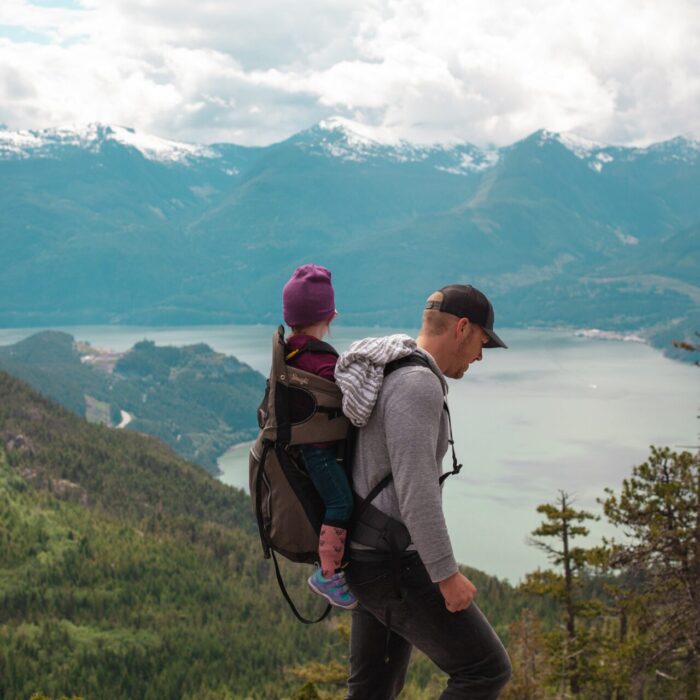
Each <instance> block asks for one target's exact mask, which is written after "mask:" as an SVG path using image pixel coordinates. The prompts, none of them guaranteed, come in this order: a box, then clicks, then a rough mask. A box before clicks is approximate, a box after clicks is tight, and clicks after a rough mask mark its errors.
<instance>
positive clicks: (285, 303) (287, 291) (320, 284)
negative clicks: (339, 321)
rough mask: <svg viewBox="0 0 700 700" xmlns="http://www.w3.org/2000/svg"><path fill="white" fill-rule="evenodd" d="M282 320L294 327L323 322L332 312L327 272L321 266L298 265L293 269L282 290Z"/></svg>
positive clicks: (329, 277)
mask: <svg viewBox="0 0 700 700" xmlns="http://www.w3.org/2000/svg"><path fill="white" fill-rule="evenodd" d="M282 311H283V315H284V320H285V323H286V324H287V325H288V326H290V327H292V328H294V327H298V326H310V325H311V324H313V323H318V322H319V321H324V320H325V319H327V318H328V317H329V316H332V315H333V314H334V313H335V295H334V293H333V285H332V284H331V272H330V270H327V269H326V268H325V267H322V266H321V265H312V264H309V265H302V266H301V267H298V268H297V269H296V270H294V274H293V275H292V276H291V277H290V279H289V282H287V284H285V285H284V289H283V290H282Z"/></svg>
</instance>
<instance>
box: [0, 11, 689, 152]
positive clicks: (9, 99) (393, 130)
mask: <svg viewBox="0 0 700 700" xmlns="http://www.w3.org/2000/svg"><path fill="white" fill-rule="evenodd" d="M331 116H341V117H344V118H346V119H349V120H352V121H353V122H355V123H356V125H357V129H359V130H361V131H363V132H365V133H367V134H368V135H370V136H372V137H374V138H376V139H378V140H382V141H392V140H396V139H407V140H410V141H416V142H421V143H428V142H436V141H440V142H449V141H455V140H459V141H471V142H473V143H476V144H479V145H485V144H489V143H493V144H497V145H502V144H507V143H511V142H513V141H514V140H517V139H518V138H522V137H523V136H525V135H527V134H529V133H531V132H532V131H535V130H536V129H539V128H547V129H551V130H554V131H573V132H575V133H577V134H580V135H583V136H587V137H589V138H593V139H597V140H601V141H605V142H612V143H625V144H645V143H649V142H651V141H658V140H662V139H664V138H669V137H672V136H675V135H678V134H685V135H688V136H692V137H695V138H700V3H699V2H698V0H665V2H663V3H662V2H659V1H658V0H652V1H649V0H521V1H516V0H31V1H30V0H2V2H1V3H0V123H4V124H6V125H7V126H8V127H10V128H15V129H24V128H32V129H36V128H44V127H71V126H77V125H80V124H84V123H87V122H94V121H100V122H106V123H114V124H121V125H125V126H132V127H134V128H135V129H137V130H142V131H146V132H149V133H153V134H157V135H159V136H163V137H167V138H173V139H180V140H187V141H195V142H202V143H205V142H217V141H230V142H236V143H241V144H267V143H271V142H273V141H278V140H281V139H283V138H285V137H287V136H289V135H291V134H293V133H295V132H297V131H299V130H301V129H304V128H307V127H309V126H310V125H312V124H313V123H315V122H317V121H319V120H321V119H323V118H328V117H331Z"/></svg>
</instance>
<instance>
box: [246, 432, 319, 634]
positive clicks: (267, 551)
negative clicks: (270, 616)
mask: <svg viewBox="0 0 700 700" xmlns="http://www.w3.org/2000/svg"><path fill="white" fill-rule="evenodd" d="M272 446H273V443H272V441H270V440H265V442H264V443H263V450H262V454H261V455H260V464H259V466H258V475H257V479H256V485H255V490H256V493H255V496H256V498H255V515H256V518H257V521H258V530H259V531H260V541H261V542H262V547H263V554H264V556H265V559H269V558H270V557H272V561H273V563H274V565H275V576H276V577H277V585H278V586H279V588H280V591H282V595H283V596H284V599H285V600H286V601H287V603H289V607H290V608H291V610H292V612H293V613H294V615H295V616H296V618H297V619H298V620H299V622H303V623H304V624H305V625H313V624H315V623H317V622H321V620H323V619H325V618H326V616H327V615H328V613H329V612H330V611H331V606H330V605H328V606H327V607H326V609H325V610H324V611H323V613H322V614H321V616H320V617H319V618H318V619H316V620H308V619H307V618H305V617H304V616H303V615H302V614H301V613H300V612H299V611H298V610H297V607H296V605H294V602H293V601H292V599H291V597H290V595H289V592H288V591H287V587H286V586H285V585H284V579H283V578H282V572H281V571H280V567H279V563H278V562H277V556H276V554H275V550H274V549H273V548H272V545H271V544H270V542H269V540H268V538H267V534H266V532H265V524H264V522H263V513H262V482H263V475H264V473H265V461H266V459H267V454H268V452H269V451H270V448H271V447H272Z"/></svg>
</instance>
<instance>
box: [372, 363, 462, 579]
mask: <svg viewBox="0 0 700 700" xmlns="http://www.w3.org/2000/svg"><path fill="white" fill-rule="evenodd" d="M391 379H392V387H391V391H389V392H387V395H386V401H385V402H383V407H382V409H383V415H382V419H383V423H384V430H385V434H386V444H387V448H388V451H389V460H390V463H391V472H392V475H393V481H394V488H395V490H396V496H397V498H398V505H399V511H400V513H401V518H402V520H403V522H404V524H405V525H406V527H407V528H408V531H409V533H410V535H411V539H412V540H413V544H414V545H415V547H416V550H417V551H418V554H419V555H420V558H421V560H422V561H423V564H424V565H425V568H426V569H427V570H428V573H429V574H430V578H431V579H432V580H433V581H434V582H437V581H442V580H443V579H446V578H447V577H448V576H451V575H452V574H454V573H455V572H456V571H457V570H458V568H457V562H456V561H455V558H454V554H453V552H452V544H451V542H450V537H449V534H448V532H447V525H446V523H445V516H444V514H443V511H442V493H441V489H440V483H439V476H440V473H441V471H442V468H441V465H438V464H436V454H437V442H438V438H439V434H440V424H441V422H442V412H443V411H444V396H443V393H442V387H441V386H440V382H439V380H438V379H437V377H435V375H434V374H433V373H432V372H429V371H426V370H424V369H422V368H415V369H414V368H410V369H407V370H403V371H402V372H401V373H400V374H397V375H395V376H394V377H392V378H391ZM387 388H388V387H387Z"/></svg>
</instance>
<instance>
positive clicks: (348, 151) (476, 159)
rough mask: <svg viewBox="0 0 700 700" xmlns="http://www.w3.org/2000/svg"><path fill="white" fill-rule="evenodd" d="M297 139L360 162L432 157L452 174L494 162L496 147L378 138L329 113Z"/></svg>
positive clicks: (319, 151)
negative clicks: (421, 143)
mask: <svg viewBox="0 0 700 700" xmlns="http://www.w3.org/2000/svg"><path fill="white" fill-rule="evenodd" d="M303 136H304V138H302V139H300V140H298V141H297V143H298V146H299V147H301V148H303V149H304V150H306V151H307V152H310V153H312V154H314V155H319V156H326V157H328V156H330V157H332V158H339V159H341V160H345V161H350V162H355V163H364V162H368V161H370V160H375V159H382V160H388V161H393V162H395V163H419V162H423V161H428V160H430V161H433V162H434V163H435V165H434V167H435V168H436V169H437V170H441V171H443V172H447V173H450V174H452V175H467V174H469V173H474V172H481V171H483V170H486V169H488V168H490V167H492V166H493V165H495V164H496V163H497V162H498V160H499V158H500V154H499V151H498V150H496V149H491V150H485V151H482V150H480V149H478V148H477V147H476V146H472V145H471V144H459V143H458V144H450V145H445V144H433V145H419V144H414V143H409V142H408V141H403V140H399V141H397V140H391V139H390V138H388V137H387V139H386V140H382V141H378V140H377V139H375V138H372V137H371V136H370V135H369V132H368V130H367V129H366V128H364V127H363V126H362V125H360V124H357V123H355V122H352V121H351V120H349V119H343V118H341V117H333V118H332V119H326V120H323V121H321V122H319V123H318V124H317V125H316V126H315V127H312V128H311V129H309V130H308V131H306V132H303Z"/></svg>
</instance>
